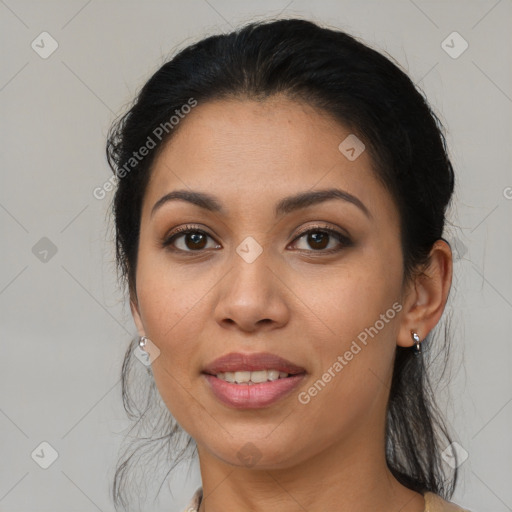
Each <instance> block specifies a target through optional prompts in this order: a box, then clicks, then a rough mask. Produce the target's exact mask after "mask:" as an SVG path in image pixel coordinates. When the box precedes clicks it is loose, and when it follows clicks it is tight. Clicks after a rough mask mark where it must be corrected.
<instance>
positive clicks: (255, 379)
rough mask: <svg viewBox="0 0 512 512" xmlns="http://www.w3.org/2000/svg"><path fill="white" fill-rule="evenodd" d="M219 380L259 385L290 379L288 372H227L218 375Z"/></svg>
mask: <svg viewBox="0 0 512 512" xmlns="http://www.w3.org/2000/svg"><path fill="white" fill-rule="evenodd" d="M216 377H217V378H218V379H222V380H225V381H226V382H232V383H236V384H248V385H251V384H258V383H260V382H267V381H273V380H277V379H284V378H285V377H288V374H287V373H286V372H280V371H278V370H258V371H255V372H247V371H244V372H225V373H217V375H216Z"/></svg>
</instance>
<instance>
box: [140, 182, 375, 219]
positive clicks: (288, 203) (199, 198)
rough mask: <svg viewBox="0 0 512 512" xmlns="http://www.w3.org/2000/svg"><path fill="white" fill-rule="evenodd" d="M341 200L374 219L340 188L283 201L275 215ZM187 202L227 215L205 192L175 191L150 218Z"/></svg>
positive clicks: (167, 195) (356, 200)
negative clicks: (173, 203) (175, 203)
mask: <svg viewBox="0 0 512 512" xmlns="http://www.w3.org/2000/svg"><path fill="white" fill-rule="evenodd" d="M332 199H339V200H342V201H345V202H348V203H350V204H353V205H355V206H357V207H358V208H359V209H360V210H361V211H362V212H363V213H364V214H365V215H366V216H367V217H368V218H373V217H372V215H371V213H370V211H369V210H368V208H367V207H366V206H365V205H364V204H363V202H362V201H361V200H360V199H358V198H357V197H356V196H354V195H352V194H349V193H348V192H347V191H346V190H341V189H339V188H329V189H325V190H312V191H307V192H301V193H299V194H296V195H293V196H289V197H285V198H284V199H281V200H280V201H279V202H278V203H277V204H276V206H275V210H274V214H275V216H276V217H279V216H282V215H285V214H289V213H291V212H294V211H296V210H300V209H303V208H307V207H309V206H313V205H315V204H319V203H323V202H325V201H330V200H332ZM177 200H181V201H187V202H189V203H192V204H194V205H196V206H199V207H200V208H203V209H205V210H208V211H211V212H216V213H220V214H225V211H224V208H223V207H222V205H221V203H220V202H219V201H218V199H217V198H216V197H214V196H212V195H211V194H207V193H205V192H195V191H190V190H174V191H172V192H169V193H168V194H165V196H163V197H161V198H160V199H159V200H158V201H157V202H156V203H155V204H154V206H153V208H152V209H151V214H150V216H153V214H154V213H155V212H156V211H157V210H158V209H159V208H161V207H162V206H163V205H164V204H166V203H168V202H170V201H177Z"/></svg>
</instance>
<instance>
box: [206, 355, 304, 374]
mask: <svg viewBox="0 0 512 512" xmlns="http://www.w3.org/2000/svg"><path fill="white" fill-rule="evenodd" d="M258 370H278V371H280V372H284V373H287V374H289V375H298V374H301V373H305V372H306V370H305V369H304V368H302V367H301V366H298V365H296V364H294V363H292V362H291V361H288V360H286V359H284V358H282V357H279V356H277V355H275V354H271V353H269V352H259V353H257V354H244V353H240V352H231V353H229V354H226V355H224V356H222V357H219V358H217V359H215V360H214V361H212V362H211V363H209V364H208V365H207V366H206V367H205V368H204V369H203V373H206V374H209V375H217V374H219V373H225V372H237V371H238V372H243V371H247V372H254V371H258Z"/></svg>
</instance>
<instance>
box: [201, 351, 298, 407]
mask: <svg viewBox="0 0 512 512" xmlns="http://www.w3.org/2000/svg"><path fill="white" fill-rule="evenodd" d="M306 373H307V372H306V370H305V369H304V368H302V367H301V366H298V365H296V364H294V363H292V362H291V361H288V360H286V359H283V358H281V357H279V356H277V355H274V354H270V353H267V352H264V353H257V354H242V353H230V354H227V355H225V356H222V357H220V358H218V359H216V360H215V361H213V362H212V363H210V364H209V365H208V366H207V367H206V368H205V369H204V370H203V372H202V374H203V375H204V378H205V379H206V381H207V383H208V384H209V388H210V390H211V391H212V392H213V395H214V396H215V397H216V398H217V399H218V400H219V401H220V402H222V403H223V404H224V405H228V406H230V407H233V408H236V409H256V408H261V407H267V406H269V405H271V404H273V403H275V402H276V401H278V400H280V399H281V398H283V397H284V396H286V395H288V394H290V393H291V391H292V390H293V389H295V388H296V387H297V386H298V385H299V384H300V382H301V381H302V380H303V379H304V378H305V376H306Z"/></svg>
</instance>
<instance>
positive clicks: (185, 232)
mask: <svg viewBox="0 0 512 512" xmlns="http://www.w3.org/2000/svg"><path fill="white" fill-rule="evenodd" d="M208 238H211V237H210V235H209V234H208V233H206V232H205V231H201V230H199V229H196V228H190V227H184V228H180V229H177V230H176V231H175V232H174V233H172V234H171V235H170V236H169V237H168V238H166V239H165V241H164V242H163V244H162V245H163V246H164V247H169V248H171V249H172V250H176V251H183V252H199V251H201V250H203V249H205V248H207V244H208ZM212 240H213V239H212ZM178 241H179V242H180V243H181V246H180V247H179V246H177V245H176V243H177V242H178ZM216 247H220V246H219V245H216Z"/></svg>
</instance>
